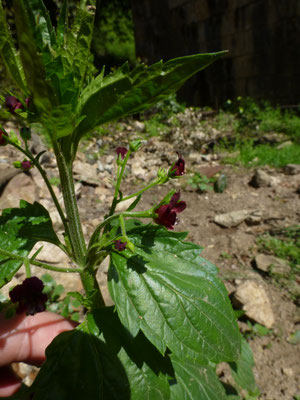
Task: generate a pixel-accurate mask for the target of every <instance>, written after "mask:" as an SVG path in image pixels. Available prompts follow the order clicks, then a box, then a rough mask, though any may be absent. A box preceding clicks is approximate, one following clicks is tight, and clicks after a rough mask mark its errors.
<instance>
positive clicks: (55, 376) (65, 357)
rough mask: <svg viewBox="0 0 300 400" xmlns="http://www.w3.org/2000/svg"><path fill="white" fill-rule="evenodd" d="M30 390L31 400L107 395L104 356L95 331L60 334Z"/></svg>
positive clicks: (77, 399)
mask: <svg viewBox="0 0 300 400" xmlns="http://www.w3.org/2000/svg"><path fill="white" fill-rule="evenodd" d="M29 392H30V393H31V397H30V399H32V400H53V399H59V400H69V399H74V400H82V399H85V400H100V399H104V397H103V371H102V366H101V357H100V354H99V352H98V350H97V346H96V344H95V340H94V338H93V337H92V335H89V334H87V333H84V332H82V331H80V330H76V329H75V330H73V331H69V332H63V333H61V334H60V335H59V336H57V337H56V338H55V339H54V340H53V342H52V343H51V344H50V346H49V347H48V348H47V349H46V362H45V363H44V364H43V366H42V368H41V370H40V372H39V374H38V376H37V377H36V379H35V381H34V383H33V385H32V386H31V388H30V389H29Z"/></svg>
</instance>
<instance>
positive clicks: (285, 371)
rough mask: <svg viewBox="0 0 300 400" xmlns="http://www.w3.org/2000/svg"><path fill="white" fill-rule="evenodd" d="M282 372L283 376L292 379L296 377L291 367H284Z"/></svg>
mask: <svg viewBox="0 0 300 400" xmlns="http://www.w3.org/2000/svg"><path fill="white" fill-rule="evenodd" d="M281 371H282V373H283V375H286V376H289V377H292V376H293V375H294V371H293V370H292V368H289V367H283V368H281Z"/></svg>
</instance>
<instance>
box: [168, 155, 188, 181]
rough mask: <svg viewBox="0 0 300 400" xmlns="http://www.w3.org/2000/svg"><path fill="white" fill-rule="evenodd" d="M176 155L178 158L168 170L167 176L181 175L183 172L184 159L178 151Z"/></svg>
mask: <svg viewBox="0 0 300 400" xmlns="http://www.w3.org/2000/svg"><path fill="white" fill-rule="evenodd" d="M177 155H178V160H177V161H176V163H175V164H174V165H173V167H172V168H170V171H169V176H170V177H174V176H181V175H183V174H184V173H185V170H184V167H185V161H184V159H183V158H182V157H181V154H180V153H177Z"/></svg>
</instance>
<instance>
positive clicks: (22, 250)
mask: <svg viewBox="0 0 300 400" xmlns="http://www.w3.org/2000/svg"><path fill="white" fill-rule="evenodd" d="M38 241H46V242H50V243H54V244H58V243H59V240H58V238H57V236H56V234H55V232H54V230H53V227H52V222H51V219H50V216H49V213H48V211H47V210H46V209H45V208H44V207H43V206H42V205H41V204H39V203H36V202H35V203H34V204H30V203H27V202H26V201H24V200H21V201H20V208H7V209H5V210H3V211H2V216H1V217H0V243H1V249H3V250H6V251H9V252H12V253H15V254H18V255H21V256H27V255H28V254H29V252H30V251H31V249H32V248H33V246H34V245H35V243H36V242H38ZM21 265H22V262H20V261H16V260H7V259H6V257H4V256H2V255H1V254H0V287H2V286H3V285H5V284H6V283H7V282H9V281H10V280H11V279H12V277H13V276H14V274H15V273H16V272H17V270H18V269H19V268H20V267H21Z"/></svg>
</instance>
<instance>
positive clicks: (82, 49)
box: [65, 0, 95, 89]
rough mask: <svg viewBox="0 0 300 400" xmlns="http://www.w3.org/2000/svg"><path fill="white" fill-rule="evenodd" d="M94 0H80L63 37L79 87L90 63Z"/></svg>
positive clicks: (66, 53)
mask: <svg viewBox="0 0 300 400" xmlns="http://www.w3.org/2000/svg"><path fill="white" fill-rule="evenodd" d="M94 6H95V0H90V1H87V0H82V1H81V2H80V5H79V6H78V7H77V10H76V16H75V20H74V23H73V25H72V27H71V29H70V30H69V31H68V32H67V36H66V37H65V41H66V45H65V49H66V52H65V56H66V59H67V60H68V63H69V65H70V66H71V68H72V72H73V74H74V80H75V84H76V86H77V87H79V88H80V89H81V88H82V86H83V83H84V81H85V78H86V75H87V73H88V71H87V68H88V66H89V65H90V63H91V52H90V46H91V41H92V36H93V28H94V18H95V13H94V9H93V7H94Z"/></svg>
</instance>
